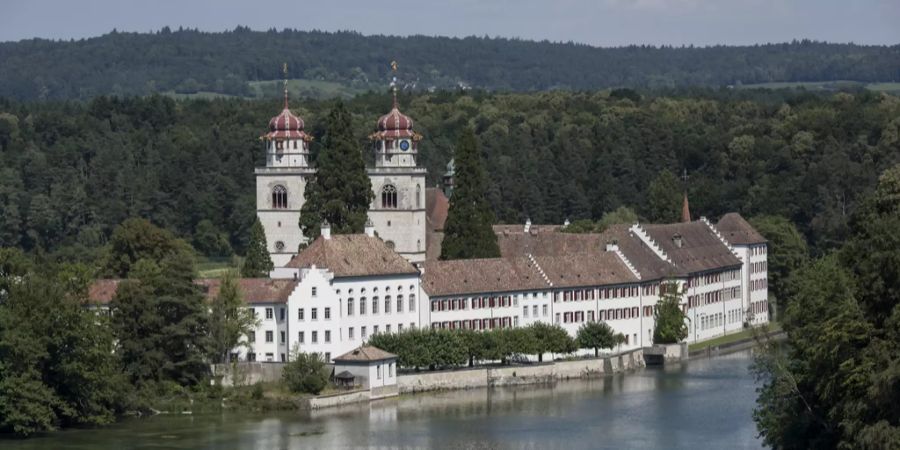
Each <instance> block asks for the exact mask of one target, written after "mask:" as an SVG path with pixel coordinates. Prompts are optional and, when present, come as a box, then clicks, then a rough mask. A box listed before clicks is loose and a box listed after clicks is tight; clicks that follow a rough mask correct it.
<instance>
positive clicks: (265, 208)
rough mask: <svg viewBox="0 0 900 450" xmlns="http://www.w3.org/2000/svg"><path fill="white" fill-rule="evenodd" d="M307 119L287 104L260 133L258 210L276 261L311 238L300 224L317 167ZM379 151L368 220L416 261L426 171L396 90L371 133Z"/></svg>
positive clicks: (371, 171) (421, 247)
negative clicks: (262, 157) (262, 148)
mask: <svg viewBox="0 0 900 450" xmlns="http://www.w3.org/2000/svg"><path fill="white" fill-rule="evenodd" d="M304 125H305V124H304V122H303V119H302V118H300V117H297V116H295V115H294V114H293V113H292V112H291V111H290V109H289V107H288V97H287V92H286V91H285V97H284V109H283V110H282V111H281V113H280V114H278V115H277V116H275V117H273V118H272V119H271V120H270V121H269V130H268V132H267V133H266V134H264V135H263V136H262V137H261V138H262V141H263V142H264V144H265V152H266V165H265V166H264V167H257V168H256V213H257V216H258V217H259V220H260V222H261V223H262V225H263V229H265V232H266V243H267V245H268V248H269V255H270V257H271V258H272V262H273V263H274V264H275V266H276V267H280V266H284V265H285V264H287V263H288V262H290V260H291V259H292V258H293V257H295V256H296V255H297V253H298V252H299V250H300V248H301V246H302V245H303V244H306V243H307V242H306V238H305V237H304V235H303V233H302V231H301V230H300V227H299V221H300V210H301V208H302V207H303V203H304V193H305V190H306V184H307V183H308V182H309V180H310V178H311V177H313V176H315V173H316V169H315V167H314V166H313V165H312V164H311V163H310V160H309V143H310V141H312V137H311V136H309V135H308V134H306V132H305V131H304ZM369 139H370V141H371V142H372V151H373V152H374V156H375V164H374V166H373V167H369V168H367V172H368V175H369V179H370V182H371V184H372V190H373V194H374V198H373V200H372V203H371V204H370V205H369V221H370V222H371V223H372V224H373V225H374V229H375V233H376V234H377V235H378V237H380V238H381V239H383V240H384V242H385V243H386V245H387V246H388V247H389V248H391V249H392V250H394V251H395V252H397V253H398V254H400V255H402V256H403V257H405V258H407V259H408V260H409V261H411V262H414V263H420V262H423V261H424V260H425V248H426V242H425V239H426V236H425V225H426V224H425V219H426V218H425V175H426V171H425V169H424V168H422V167H420V166H419V165H418V153H419V142H420V141H421V139H422V136H421V135H420V134H418V133H416V132H415V131H413V121H412V119H410V118H409V117H408V116H406V115H405V114H403V113H401V112H400V109H399V106H398V104H397V97H396V94H395V95H394V101H393V105H392V108H391V110H390V111H389V112H388V113H387V114H385V115H384V116H382V117H381V118H379V119H378V121H377V122H376V125H375V132H373V133H372V134H371V135H370V136H369Z"/></svg>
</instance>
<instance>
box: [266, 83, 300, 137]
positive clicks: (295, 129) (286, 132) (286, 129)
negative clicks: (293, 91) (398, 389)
mask: <svg viewBox="0 0 900 450" xmlns="http://www.w3.org/2000/svg"><path fill="white" fill-rule="evenodd" d="M303 125H304V124H303V119H301V118H299V117H297V116H295V115H294V113H292V112H291V110H290V109H289V108H288V102H287V93H285V97H284V109H283V110H282V111H281V114H279V115H277V116H275V117H273V118H272V119H271V120H269V132H268V133H266V135H265V136H263V138H265V139H303V140H310V139H311V137H310V136H309V135H308V134H306V133H304V132H303Z"/></svg>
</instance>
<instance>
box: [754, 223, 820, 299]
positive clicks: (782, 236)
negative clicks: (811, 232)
mask: <svg viewBox="0 0 900 450" xmlns="http://www.w3.org/2000/svg"><path fill="white" fill-rule="evenodd" d="M750 223H751V224H752V225H753V227H754V228H756V231H759V233H760V234H762V235H763V236H764V237H765V238H766V239H767V240H768V241H769V253H768V264H769V266H768V275H769V289H770V291H771V292H772V294H773V295H774V296H775V298H776V299H777V301H778V302H779V304H780V305H779V306H781V307H783V306H784V304H783V303H782V302H784V301H786V300H787V298H788V295H789V294H788V292H787V287H788V285H789V281H790V276H791V274H792V273H793V272H794V271H795V270H797V269H799V268H800V267H801V266H803V265H804V264H806V263H807V262H808V261H809V248H808V247H807V245H806V239H805V238H804V237H803V235H802V234H800V231H799V230H797V227H796V226H795V225H794V224H793V223H791V221H790V220H788V219H787V218H785V217H781V216H758V217H754V218H751V219H750Z"/></svg>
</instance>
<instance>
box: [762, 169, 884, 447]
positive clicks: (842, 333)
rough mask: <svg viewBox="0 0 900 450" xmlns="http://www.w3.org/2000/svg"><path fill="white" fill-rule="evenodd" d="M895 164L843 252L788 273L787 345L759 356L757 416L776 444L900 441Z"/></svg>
mask: <svg viewBox="0 0 900 450" xmlns="http://www.w3.org/2000/svg"><path fill="white" fill-rule="evenodd" d="M898 198H900V166H897V167H895V168H892V169H890V170H888V171H886V172H885V173H884V174H883V175H882V177H881V178H880V182H879V185H878V187H877V189H876V190H875V192H874V193H873V195H872V196H871V197H870V198H869V199H867V200H866V201H864V204H863V207H862V208H860V210H859V211H858V212H857V213H856V214H855V215H854V218H853V220H852V221H851V227H850V229H849V231H850V234H851V238H850V239H849V240H848V241H847V243H846V244H845V245H844V246H843V248H841V249H840V251H838V252H836V253H833V254H830V255H828V256H826V257H824V258H821V259H818V260H816V261H814V262H813V263H812V264H810V265H808V266H805V267H803V268H801V269H800V270H798V271H797V272H796V274H795V275H793V276H792V277H791V279H790V280H791V281H790V282H791V286H790V289H789V292H790V293H791V295H792V296H791V298H790V301H789V303H788V305H787V309H786V311H785V316H784V320H783V327H784V330H785V331H786V332H787V333H788V338H789V341H788V344H787V345H785V346H783V348H780V347H778V346H770V348H768V349H767V351H764V352H761V353H759V355H758V357H757V359H756V362H755V366H754V371H755V372H756V374H757V377H758V378H759V380H760V381H761V383H762V387H761V388H760V389H759V397H758V399H757V409H756V411H755V412H754V420H755V421H756V424H757V427H758V428H759V431H760V434H761V435H762V436H763V439H764V442H765V443H766V444H767V445H770V446H772V447H775V448H895V447H897V445H898V444H900V426H898V424H900V408H898V407H897V401H896V399H897V398H898V394H900V370H898V368H900V331H898V330H900V298H898V295H897V293H896V291H897V289H898V287H900V278H898V275H897V274H898V268H897V265H898V264H900V261H898V259H897V258H898V257H897V248H898V245H900V241H898V238H897V236H898V234H900V201H897V199H898Z"/></svg>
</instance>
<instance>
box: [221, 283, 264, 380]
mask: <svg viewBox="0 0 900 450" xmlns="http://www.w3.org/2000/svg"><path fill="white" fill-rule="evenodd" d="M258 324H259V320H258V319H257V318H256V315H255V314H254V313H253V309H252V308H249V307H247V304H246V303H245V302H244V299H243V296H242V295H241V290H240V286H239V285H238V280H237V279H235V277H234V274H233V273H231V272H227V273H226V274H225V276H224V277H223V278H222V282H221V285H220V287H219V294H218V295H216V298H215V299H213V302H212V308H210V314H209V331H210V337H211V343H210V347H211V350H212V351H211V353H210V357H211V359H212V361H213V362H214V363H219V364H221V363H224V362H227V361H228V355H229V353H231V351H232V350H233V349H234V348H236V347H238V346H240V345H242V344H243V345H245V346H246V345H247V342H246V341H244V342H243V343H242V342H241V337H242V336H249V335H250V332H251V331H253V330H254V329H255V328H256V326H257V325H258Z"/></svg>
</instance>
